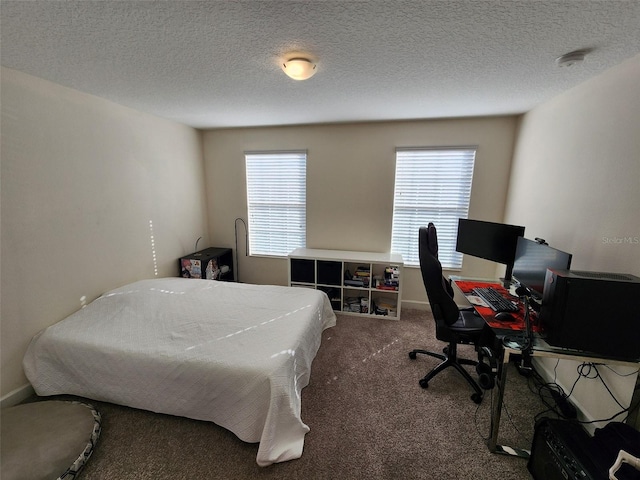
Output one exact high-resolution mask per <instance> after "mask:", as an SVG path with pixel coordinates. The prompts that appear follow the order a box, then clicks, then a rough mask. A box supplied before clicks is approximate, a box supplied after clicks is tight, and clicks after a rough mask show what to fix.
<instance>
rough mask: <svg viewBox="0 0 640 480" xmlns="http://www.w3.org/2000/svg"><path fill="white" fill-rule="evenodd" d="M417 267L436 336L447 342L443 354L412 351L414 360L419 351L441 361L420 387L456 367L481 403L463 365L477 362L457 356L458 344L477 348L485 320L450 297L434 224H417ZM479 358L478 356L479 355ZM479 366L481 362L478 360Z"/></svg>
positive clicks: (480, 397)
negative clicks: (418, 226) (433, 321)
mask: <svg viewBox="0 0 640 480" xmlns="http://www.w3.org/2000/svg"><path fill="white" fill-rule="evenodd" d="M419 255H420V270H421V271H422V280H423V281H424V286H425V289H426V290H427V296H428V297H429V303H430V304H431V311H432V313H433V318H434V319H435V322H436V338H437V339H438V340H441V341H443V342H448V343H449V345H448V346H447V347H445V348H444V350H443V354H440V353H435V352H429V351H427V350H420V349H416V350H412V351H411V352H409V358H411V359H412V360H414V359H415V358H416V355H417V354H418V353H422V354H425V355H430V356H432V357H435V358H439V359H440V360H442V363H440V364H439V365H438V366H436V367H435V368H434V369H433V370H431V371H430V372H429V373H428V374H427V375H426V376H425V377H424V378H422V379H421V380H420V386H421V387H422V388H427V387H428V386H429V381H430V380H431V379H432V378H433V377H435V376H436V375H437V374H438V373H440V372H442V371H443V370H445V369H446V368H447V367H453V368H455V369H456V370H457V371H458V372H460V374H461V375H462V376H463V377H464V378H465V380H466V381H467V382H469V385H471V387H472V388H473V389H474V390H475V393H474V394H473V395H471V399H472V400H473V401H474V402H475V403H480V402H482V393H483V392H482V389H481V388H480V385H479V384H478V383H477V382H476V381H475V380H474V379H473V378H472V377H471V375H469V373H468V372H467V371H466V370H465V369H464V367H463V365H474V366H476V367H478V365H479V362H476V361H473V360H468V359H465V358H459V357H458V353H457V346H458V344H472V345H474V346H475V348H476V351H479V348H480V346H479V343H480V340H481V336H482V334H483V332H484V330H485V328H486V327H485V321H484V320H483V319H482V317H480V316H478V315H476V314H475V312H474V311H473V309H469V310H460V309H459V308H458V306H457V305H456V303H455V301H454V300H453V288H452V287H451V284H450V283H449V282H448V281H447V280H446V279H445V278H444V277H443V276H442V265H440V261H439V260H438V237H437V234H436V227H435V226H434V225H433V223H429V226H428V227H420V232H419ZM479 358H480V357H479ZM480 365H481V366H482V363H480Z"/></svg>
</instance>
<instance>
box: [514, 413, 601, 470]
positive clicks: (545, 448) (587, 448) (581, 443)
mask: <svg viewBox="0 0 640 480" xmlns="http://www.w3.org/2000/svg"><path fill="white" fill-rule="evenodd" d="M594 454H595V451H594V447H593V445H592V442H591V437H590V436H589V434H588V433H587V432H586V430H585V429H584V428H582V426H580V425H579V424H577V423H574V422H570V421H567V420H555V419H549V418H543V419H541V420H540V421H539V422H538V423H537V424H536V428H535V433H534V434H533V445H532V447H531V456H530V457H529V463H528V464H527V468H528V469H529V472H530V473H531V475H532V476H533V478H534V480H601V479H603V480H604V479H606V478H608V475H607V474H606V473H605V472H604V471H603V470H602V469H601V468H599V467H597V466H596V464H595V463H593V461H592V458H593V457H594Z"/></svg>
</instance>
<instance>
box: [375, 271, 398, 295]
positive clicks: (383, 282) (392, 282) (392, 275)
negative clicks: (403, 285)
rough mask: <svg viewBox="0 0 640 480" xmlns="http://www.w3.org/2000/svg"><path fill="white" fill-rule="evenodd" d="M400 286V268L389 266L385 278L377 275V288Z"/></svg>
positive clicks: (394, 288)
mask: <svg viewBox="0 0 640 480" xmlns="http://www.w3.org/2000/svg"><path fill="white" fill-rule="evenodd" d="M399 287H400V269H399V268H398V267H396V266H389V267H387V268H385V269H384V278H381V277H376V288H377V289H379V290H398V288H399Z"/></svg>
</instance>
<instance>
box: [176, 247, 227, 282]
mask: <svg viewBox="0 0 640 480" xmlns="http://www.w3.org/2000/svg"><path fill="white" fill-rule="evenodd" d="M178 265H179V268H180V270H179V271H180V276H181V277H185V278H202V279H206V280H223V281H226V282H233V281H235V280H234V275H233V250H232V249H230V248H217V247H211V248H205V249H204V250H200V251H198V252H194V253H191V254H189V255H185V256H184V257H182V258H181V259H180V260H179V261H178Z"/></svg>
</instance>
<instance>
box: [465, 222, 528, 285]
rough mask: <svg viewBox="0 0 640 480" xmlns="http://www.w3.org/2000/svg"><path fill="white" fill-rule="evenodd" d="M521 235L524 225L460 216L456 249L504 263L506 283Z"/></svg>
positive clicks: (509, 276)
mask: <svg viewBox="0 0 640 480" xmlns="http://www.w3.org/2000/svg"><path fill="white" fill-rule="evenodd" d="M523 235H524V227H520V226H517V225H508V224H505V223H495V222H485V221H482V220H470V219H468V218H460V219H459V220H458V239H457V241H456V251H457V252H460V253H464V254H467V255H472V256H474V257H479V258H484V259H485V260H491V261H492V262H497V263H502V264H504V265H506V266H507V271H506V273H505V278H504V280H505V283H506V282H508V281H509V280H511V270H512V268H513V260H514V258H515V254H516V246H517V242H518V238H522V236H523Z"/></svg>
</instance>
